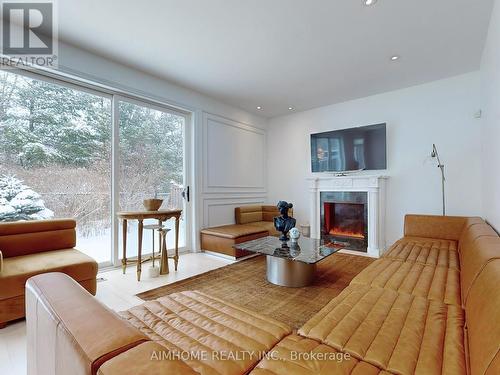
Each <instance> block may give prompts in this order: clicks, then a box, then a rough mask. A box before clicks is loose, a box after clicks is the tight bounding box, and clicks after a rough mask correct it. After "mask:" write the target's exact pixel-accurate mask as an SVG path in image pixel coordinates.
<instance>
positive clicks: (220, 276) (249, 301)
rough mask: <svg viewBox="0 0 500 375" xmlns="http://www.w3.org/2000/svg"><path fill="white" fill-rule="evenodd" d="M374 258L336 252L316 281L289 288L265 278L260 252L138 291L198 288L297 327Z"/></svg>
mask: <svg viewBox="0 0 500 375" xmlns="http://www.w3.org/2000/svg"><path fill="white" fill-rule="evenodd" d="M373 261H374V259H372V258H368V257H362V256H355V255H347V254H339V253H337V254H334V255H332V256H330V257H328V258H326V259H324V260H322V261H321V262H319V263H318V272H317V279H316V281H315V283H314V284H313V285H310V286H307V287H303V288H286V287H281V286H276V285H273V284H271V283H269V282H268V281H267V280H266V258H265V257H264V256H258V257H255V258H250V259H247V260H244V261H241V262H238V263H234V264H231V265H229V266H225V267H222V268H218V269H216V270H213V271H209V272H206V273H203V274H200V275H197V276H193V277H191V278H188V279H184V280H181V281H178V282H176V283H173V284H168V285H165V286H162V287H159V288H156V289H152V290H149V291H146V292H143V293H139V294H137V297H139V298H141V299H143V300H145V301H149V300H153V299H156V298H159V297H162V296H166V295H168V294H171V293H176V292H181V291H184V290H199V291H202V292H205V293H207V294H210V295H212V296H214V297H219V298H221V299H224V300H226V301H228V302H232V303H235V304H238V305H240V306H244V307H246V308H248V309H251V310H253V311H256V312H259V313H261V314H264V315H266V316H269V317H271V318H274V319H276V320H279V321H281V322H283V323H286V324H288V325H289V326H290V327H292V328H294V329H298V328H299V327H300V326H302V325H303V324H304V323H305V322H306V321H307V320H308V319H309V318H310V317H311V316H313V315H314V314H315V313H316V312H318V311H319V310H321V308H322V307H323V306H325V305H326V304H327V303H328V302H330V300H331V299H332V298H334V297H335V296H337V295H338V294H339V293H340V292H341V291H342V290H343V289H344V288H345V287H346V286H347V285H349V282H350V281H351V280H352V279H353V278H354V276H356V275H357V274H358V273H359V272H360V271H361V270H362V269H364V268H365V267H367V266H368V265H369V264H370V263H371V262H373Z"/></svg>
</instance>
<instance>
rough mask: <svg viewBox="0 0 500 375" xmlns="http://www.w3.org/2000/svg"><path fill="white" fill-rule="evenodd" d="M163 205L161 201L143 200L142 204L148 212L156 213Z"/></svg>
mask: <svg viewBox="0 0 500 375" xmlns="http://www.w3.org/2000/svg"><path fill="white" fill-rule="evenodd" d="M162 203H163V199H144V201H143V202H142V204H143V205H144V207H145V208H146V210H148V211H158V210H159V209H160V207H161V205H162Z"/></svg>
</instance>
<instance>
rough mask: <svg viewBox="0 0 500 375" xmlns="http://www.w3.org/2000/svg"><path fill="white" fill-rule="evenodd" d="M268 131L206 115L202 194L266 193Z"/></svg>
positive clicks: (205, 113)
mask: <svg viewBox="0 0 500 375" xmlns="http://www.w3.org/2000/svg"><path fill="white" fill-rule="evenodd" d="M266 154H267V144H266V131H265V130H263V129H260V128H257V127H254V126H251V125H248V124H244V123H241V122H238V121H234V120H231V119H227V118H224V117H221V116H217V115H214V114H210V113H207V112H204V113H203V145H202V155H203V175H202V180H203V183H202V189H203V190H202V193H203V194H217V193H221V192H225V193H254V194H255V193H265V192H266V186H267V170H266V169H267V168H266Z"/></svg>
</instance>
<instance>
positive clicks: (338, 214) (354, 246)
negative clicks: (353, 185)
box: [321, 192, 368, 252]
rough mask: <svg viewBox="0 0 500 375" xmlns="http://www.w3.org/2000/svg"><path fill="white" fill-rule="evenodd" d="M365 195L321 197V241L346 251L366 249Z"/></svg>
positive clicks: (366, 217)
mask: <svg viewBox="0 0 500 375" xmlns="http://www.w3.org/2000/svg"><path fill="white" fill-rule="evenodd" d="M367 199H368V198H367V193H366V192H322V193H321V238H322V239H324V240H327V241H330V242H333V243H334V244H335V243H336V244H337V245H338V246H341V247H344V248H346V249H349V250H356V251H362V252H366V251H367V248H368V210H367Z"/></svg>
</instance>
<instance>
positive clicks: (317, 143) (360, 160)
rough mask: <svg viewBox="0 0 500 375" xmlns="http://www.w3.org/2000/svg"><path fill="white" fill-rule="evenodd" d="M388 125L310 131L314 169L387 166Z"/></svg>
mask: <svg viewBox="0 0 500 375" xmlns="http://www.w3.org/2000/svg"><path fill="white" fill-rule="evenodd" d="M385 128H386V126H385V124H378V125H370V126H362V127H360V128H351V129H343V130H334V131H330V132H325V133H318V134H311V165H312V171H313V172H344V171H355V170H360V169H364V170H377V169H386V168H387V157H386V129H385Z"/></svg>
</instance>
